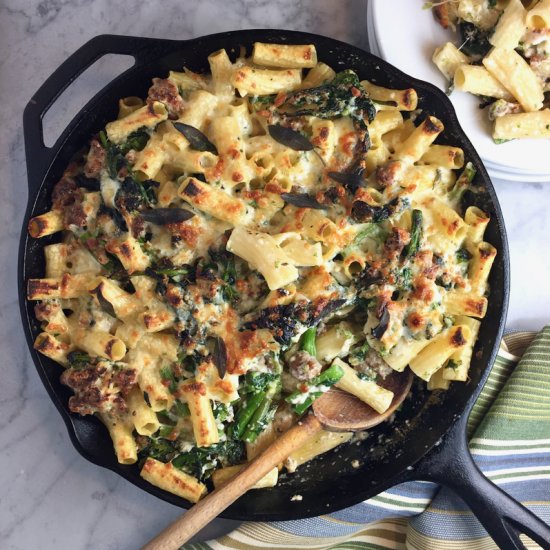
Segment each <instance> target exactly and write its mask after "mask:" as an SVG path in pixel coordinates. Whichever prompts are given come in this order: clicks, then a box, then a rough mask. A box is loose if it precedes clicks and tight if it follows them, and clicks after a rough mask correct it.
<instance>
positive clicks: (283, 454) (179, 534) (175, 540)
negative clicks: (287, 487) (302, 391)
mask: <svg viewBox="0 0 550 550" xmlns="http://www.w3.org/2000/svg"><path fill="white" fill-rule="evenodd" d="M321 428H322V426H321V424H320V423H319V421H318V420H317V419H316V418H315V416H313V414H309V415H308V416H306V417H305V418H304V419H303V420H301V421H300V422H298V423H297V424H295V425H294V426H292V427H291V428H290V429H289V430H288V431H287V432H285V433H284V434H283V435H282V436H281V437H279V438H278V439H277V440H276V441H275V442H274V443H272V444H271V445H270V446H269V447H268V448H267V449H266V450H265V451H264V452H263V453H261V454H260V455H259V456H257V457H256V458H255V459H254V460H253V461H252V462H250V463H249V464H248V466H246V468H243V469H242V470H241V471H240V472H239V473H238V474H237V475H236V476H235V477H233V478H231V479H230V480H229V481H227V482H226V483H224V484H223V485H222V486H221V487H219V488H218V489H216V490H215V491H213V492H212V493H210V494H209V495H207V496H206V497H205V498H204V499H202V500H201V501H200V502H198V503H197V504H195V506H193V507H192V508H191V509H190V510H188V511H187V512H185V514H184V515H183V516H182V517H180V518H179V519H177V520H176V521H174V523H172V524H171V525H169V526H168V527H167V528H166V529H164V531H162V532H161V533H159V534H158V535H157V536H156V537H155V538H154V539H151V540H150V541H149V542H148V543H147V544H146V545H145V546H144V547H143V548H142V550H175V549H177V548H179V547H180V546H181V545H182V544H183V543H185V542H187V541H188V540H189V539H190V538H191V537H192V536H193V535H194V534H195V533H197V532H198V531H200V530H201V529H202V528H203V527H204V526H205V525H207V524H208V523H210V521H212V520H213V519H214V518H215V517H216V516H217V515H218V514H219V513H220V512H222V511H223V510H225V509H226V508H227V507H228V506H229V505H230V504H231V503H233V502H235V500H237V499H238V498H239V497H240V496H242V495H243V494H244V493H246V491H248V489H250V488H251V487H252V486H253V485H254V484H255V483H256V482H257V481H258V480H260V479H261V478H262V477H263V476H265V475H266V474H267V473H268V472H269V471H270V470H271V469H272V468H274V467H275V466H277V464H279V463H280V462H282V461H283V460H285V459H286V458H287V457H288V455H290V453H292V451H294V450H295V449H297V448H298V447H300V446H301V445H303V444H304V443H305V441H306V440H307V439H308V438H309V437H311V436H312V435H314V434H315V433H317V432H318V431H319V430H321Z"/></svg>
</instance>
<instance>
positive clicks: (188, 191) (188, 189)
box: [183, 180, 201, 197]
mask: <svg viewBox="0 0 550 550" xmlns="http://www.w3.org/2000/svg"><path fill="white" fill-rule="evenodd" d="M183 193H184V194H185V195H187V196H188V197H196V196H197V195H199V194H200V193H201V189H200V187H198V186H197V184H196V183H195V181H194V180H190V181H189V183H188V184H187V185H186V186H185V189H184V190H183Z"/></svg>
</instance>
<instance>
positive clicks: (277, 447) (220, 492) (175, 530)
mask: <svg viewBox="0 0 550 550" xmlns="http://www.w3.org/2000/svg"><path fill="white" fill-rule="evenodd" d="M412 379H413V375H412V372H411V371H410V370H409V369H407V370H406V371H404V372H401V373H399V372H393V373H391V374H390V375H389V376H387V377H386V378H385V379H384V380H382V381H380V382H379V384H380V385H381V386H383V387H384V388H386V389H388V390H391V391H393V392H394V397H393V400H392V403H391V405H390V407H389V408H388V410H387V411H385V412H384V413H383V414H379V413H377V412H376V411H375V410H374V409H372V408H371V407H369V406H368V405H367V404H365V403H363V402H362V401H361V400H359V399H357V398H356V397H354V396H353V395H350V394H349V393H346V392H344V391H341V390H337V389H334V388H333V389H331V390H329V391H328V392H327V393H325V394H323V395H322V396H321V397H320V398H319V399H317V400H316V401H315V402H314V404H313V414H307V415H306V416H305V417H303V418H302V419H301V420H299V421H298V422H297V423H296V424H295V425H294V426H292V427H291V428H290V429H289V430H288V431H286V432H285V433H284V434H283V435H282V436H281V437H279V438H278V439H277V440H275V441H274V442H273V443H272V444H271V445H270V446H269V447H268V448H267V449H266V450H265V451H264V452H263V453H261V454H260V455H258V456H257V457H256V458H255V459H254V460H252V461H251V462H249V463H248V465H247V466H246V467H245V468H243V469H242V470H241V471H240V472H239V473H238V474H237V475H236V476H235V477H233V478H232V479H230V480H229V481H227V482H226V483H225V484H224V485H222V486H221V487H219V488H218V489H216V490H214V491H212V493H210V494H209V495H207V496H206V497H205V498H203V499H202V500H201V501H200V502H198V503H197V504H195V506H193V508H191V509H190V510H188V511H187V512H186V513H185V514H184V515H183V516H182V517H180V518H179V519H177V520H176V521H175V522H174V523H172V524H171V525H169V526H168V527H167V528H166V529H165V530H164V531H162V532H161V533H160V534H159V535H157V536H156V537H155V538H154V539H152V540H151V541H150V542H148V543H147V544H146V545H145V546H144V547H143V549H142V550H176V549H177V548H179V547H180V546H181V545H182V544H183V543H185V542H187V541H188V540H189V539H190V538H191V537H192V536H193V535H194V534H195V533H197V532H198V531H200V530H201V529H202V528H203V527H204V526H205V525H207V524H208V523H210V521H212V520H213V519H214V518H215V517H217V515H218V514H219V513H220V512H222V511H223V510H225V509H226V508H227V507H228V506H229V505H231V504H232V503H233V502H234V501H235V500H237V499H238V498H239V497H240V496H242V495H244V493H246V492H247V491H248V489H250V488H251V487H252V486H253V485H254V484H255V483H256V482H257V481H258V480H260V479H261V478H262V477H263V476H265V475H266V474H267V472H269V471H270V470H271V469H272V468H274V467H275V466H277V464H280V463H281V462H283V461H284V460H285V459H286V458H287V457H288V456H289V455H290V454H291V453H292V452H293V451H294V450H296V449H298V448H299V447H301V446H302V445H303V444H304V443H305V442H306V441H307V440H308V439H309V438H310V437H312V436H313V435H315V434H316V433H318V432H320V431H321V430H322V429H327V430H331V431H358V430H365V429H367V428H372V427H373V426H376V425H377V424H380V422H383V421H384V420H386V419H387V418H388V417H389V416H391V415H392V414H393V413H394V411H395V410H396V409H397V407H399V405H401V403H402V402H403V401H404V399H405V397H407V395H408V393H409V390H410V388H411V384H412Z"/></svg>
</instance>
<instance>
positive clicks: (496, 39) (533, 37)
mask: <svg viewBox="0 0 550 550" xmlns="http://www.w3.org/2000/svg"><path fill="white" fill-rule="evenodd" d="M427 6H431V7H432V9H433V11H434V14H435V17H436V20H437V21H438V22H439V23H440V24H441V26H443V28H445V29H456V28H458V30H459V31H460V32H459V34H460V38H459V39H458V41H457V43H456V45H455V44H453V43H452V42H447V43H446V44H444V45H443V46H440V47H439V48H437V49H436V50H435V53H434V55H433V61H434V63H435V64H436V65H437V67H438V68H439V70H440V71H441V72H442V73H443V74H444V75H445V77H446V78H447V79H448V80H449V83H450V89H451V90H452V89H453V88H454V89H457V90H462V91H464V92H470V93H472V94H475V95H477V96H478V97H479V98H480V107H482V108H485V107H486V108H487V116H488V118H489V120H490V121H492V122H493V139H494V141H495V142H496V143H502V142H504V141H509V140H511V139H518V138H547V139H548V138H550V0H524V1H522V0H446V1H442V2H428V3H427Z"/></svg>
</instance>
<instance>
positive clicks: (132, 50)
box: [23, 34, 169, 189]
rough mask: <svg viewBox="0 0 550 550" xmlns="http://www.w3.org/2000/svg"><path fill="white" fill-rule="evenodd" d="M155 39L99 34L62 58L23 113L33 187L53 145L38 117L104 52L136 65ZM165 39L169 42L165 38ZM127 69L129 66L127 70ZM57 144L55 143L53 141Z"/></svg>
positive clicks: (153, 46)
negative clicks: (127, 58) (131, 59)
mask: <svg viewBox="0 0 550 550" xmlns="http://www.w3.org/2000/svg"><path fill="white" fill-rule="evenodd" d="M159 42H160V41H159V40H155V39H151V38H140V37H133V36H116V35H108V34H105V35H100V36H96V37H95V38H92V39H91V40H90V41H89V42H86V44H84V45H83V46H82V47H81V48H79V49H78V50H77V51H76V52H75V53H74V54H72V55H71V56H70V57H69V58H68V59H66V60H65V61H64V62H63V63H62V64H61V65H60V66H59V67H58V68H57V69H56V71H55V72H54V73H53V74H52V75H51V76H50V77H49V78H48V79H47V80H46V82H44V84H43V85H42V86H41V87H40V89H39V90H38V91H37V92H36V93H35V94H34V96H33V97H32V98H31V100H30V101H29V103H28V104H27V107H26V108H25V112H24V114H23V129H24V133H25V149H26V153H27V172H28V179H29V184H30V185H31V187H32V188H34V189H36V188H37V187H38V186H39V185H40V184H41V182H42V178H43V176H44V174H45V173H46V171H47V169H48V168H49V166H50V164H51V162H52V160H53V158H54V157H55V154H56V152H57V147H55V146H54V147H51V148H50V147H46V146H45V145H44V137H43V131H42V118H43V117H44V115H45V114H46V112H47V110H48V109H49V108H50V107H51V105H52V104H53V103H54V102H55V100H56V99H57V98H58V97H59V95H60V94H61V93H62V92H63V91H64V90H65V89H66V88H67V87H68V86H69V85H70V84H71V83H72V82H73V81H74V80H75V79H76V78H77V77H78V76H79V75H80V74H81V73H83V72H84V71H85V70H86V69H87V68H88V67H90V65H92V64H93V63H94V62H95V61H97V60H98V59H100V58H101V57H103V56H104V55H107V54H120V55H131V56H132V57H134V59H136V63H137V64H138V65H140V64H141V63H143V62H144V61H146V60H147V59H150V58H151V57H152V56H153V55H154V52H155V50H157V49H158V45H159ZM166 42H169V41H166ZM129 70H131V69H129ZM56 145H57V144H56Z"/></svg>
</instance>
